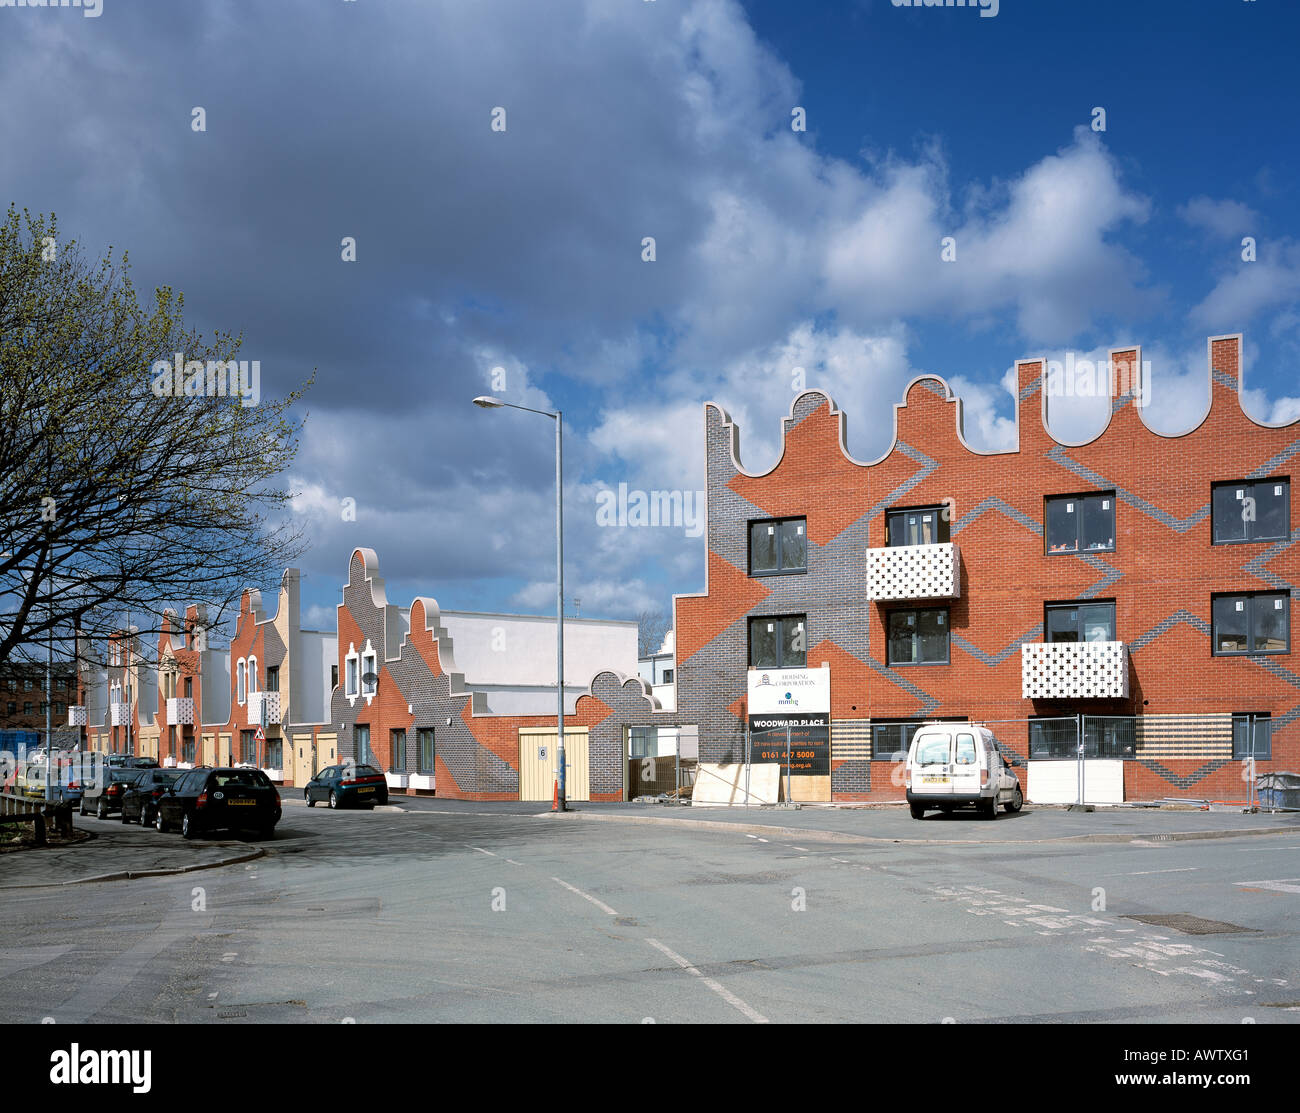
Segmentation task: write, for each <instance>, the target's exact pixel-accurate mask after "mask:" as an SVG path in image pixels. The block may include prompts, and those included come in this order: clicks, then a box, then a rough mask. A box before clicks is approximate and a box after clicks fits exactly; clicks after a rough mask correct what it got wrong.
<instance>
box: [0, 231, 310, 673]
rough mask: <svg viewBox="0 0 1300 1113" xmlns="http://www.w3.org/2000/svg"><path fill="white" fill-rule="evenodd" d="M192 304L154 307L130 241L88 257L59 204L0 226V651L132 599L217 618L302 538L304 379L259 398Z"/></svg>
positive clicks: (118, 618)
mask: <svg viewBox="0 0 1300 1113" xmlns="http://www.w3.org/2000/svg"><path fill="white" fill-rule="evenodd" d="M183 310H184V296H183V295H179V294H174V293H173V292H172V290H171V289H170V288H167V287H164V288H162V289H159V290H157V291H155V293H154V297H153V304H152V306H150V307H149V308H148V309H147V310H146V309H145V308H142V307H141V306H140V305H139V304H138V302H137V300H136V294H135V290H134V289H133V287H132V285H131V282H130V278H129V276H128V273H127V257H126V255H125V254H123V255H122V258H121V262H120V263H117V262H114V260H113V257H112V249H111V248H110V249H109V251H108V253H107V254H106V255H105V256H104V258H102V259H99V260H97V261H94V262H87V261H86V260H85V259H84V258H83V255H82V252H81V251H80V249H79V248H78V246H77V244H76V243H75V242H69V243H67V244H62V243H60V242H59V240H58V230H57V226H56V222H55V219H54V217H53V216H52V215H51V216H50V217H49V219H48V220H47V219H46V218H45V217H43V216H39V215H38V216H36V217H32V216H31V214H29V213H27V212H26V211H25V210H24V212H23V213H22V214H19V212H18V211H17V210H16V209H15V208H14V207H13V206H10V208H9V211H8V213H7V214H6V217H5V219H4V221H3V222H2V223H0V664H3V663H4V662H6V661H8V660H9V659H11V658H13V659H15V660H17V659H22V658H26V657H30V656H34V655H35V650H36V647H37V645H41V646H43V645H44V643H45V640H46V638H47V637H58V638H59V640H60V644H61V645H63V646H68V645H70V644H71V641H70V636H71V632H72V630H73V628H76V627H79V628H80V629H82V630H84V631H85V632H86V633H87V634H88V635H89V638H90V639H91V640H92V641H93V640H102V638H103V637H104V636H105V635H106V634H108V633H109V632H111V631H112V630H114V629H116V628H118V627H120V626H121V625H122V624H123V618H124V615H125V612H128V611H129V612H130V616H131V621H132V623H133V624H134V625H136V626H138V627H139V628H140V632H141V633H142V634H143V633H148V632H150V631H153V630H158V629H161V626H162V621H163V617H162V612H163V608H164V606H166V605H167V604H168V603H174V602H195V603H202V604H204V605H206V606H207V608H208V613H209V616H210V618H211V621H212V623H213V624H214V625H216V624H217V623H219V622H220V621H221V617H222V615H223V614H224V613H225V612H226V611H227V609H228V608H230V607H232V605H234V604H237V602H238V599H239V594H240V592H241V590H242V589H243V588H244V587H245V586H247V585H249V584H258V583H265V582H268V581H273V580H274V578H275V577H276V576H277V575H278V573H279V570H280V569H281V568H283V567H284V566H285V565H286V564H288V563H290V562H291V561H292V559H293V557H294V556H296V555H297V554H298V553H299V552H300V551H301V534H300V532H299V531H298V530H297V529H295V528H294V527H293V526H292V525H291V520H290V516H289V514H288V510H289V506H288V503H289V499H290V497H291V493H290V492H288V491H287V490H285V489H284V487H283V486H282V485H281V484H280V483H279V482H278V480H279V477H280V476H281V475H282V474H283V472H284V471H285V469H286V468H287V467H288V465H289V464H290V463H291V461H292V460H293V458H294V455H295V454H296V452H297V434H298V431H299V426H298V425H296V424H295V423H294V422H293V421H291V420H290V419H289V417H288V409H289V407H290V406H291V405H292V404H293V403H294V402H295V401H296V400H297V399H298V398H300V397H301V394H302V391H301V390H299V391H295V392H293V393H291V394H290V395H289V396H288V397H286V398H282V399H277V400H266V399H263V398H261V397H260V362H256V361H255V362H251V363H250V361H247V360H244V361H240V362H238V363H236V362H235V360H234V357H235V354H236V352H237V351H238V349H239V346H240V338H238V337H233V336H231V335H229V334H224V333H216V334H214V335H213V337H212V338H211V340H209V341H205V340H204V339H203V338H202V337H201V336H200V335H198V334H197V333H195V332H193V331H187V330H186V329H185V326H184V324H183V322H182V318H183ZM163 361H165V362H166V364H167V365H168V370H167V372H166V374H164V373H163V371H162V364H163ZM306 385H310V384H306Z"/></svg>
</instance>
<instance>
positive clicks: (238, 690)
mask: <svg viewBox="0 0 1300 1113" xmlns="http://www.w3.org/2000/svg"><path fill="white" fill-rule="evenodd" d="M247 669H248V666H247V665H246V664H245V663H244V662H243V661H240V662H239V663H238V664H236V665H235V702H236V703H240V704H242V703H244V702H245V700H246V698H247V697H246V694H245V693H246V692H247V688H246V685H245V677H246V676H247Z"/></svg>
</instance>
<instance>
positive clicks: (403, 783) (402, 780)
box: [384, 773, 411, 788]
mask: <svg viewBox="0 0 1300 1113" xmlns="http://www.w3.org/2000/svg"><path fill="white" fill-rule="evenodd" d="M384 780H386V781H387V782H388V787H389V788H406V787H407V785H409V784H410V782H411V778H410V775H409V774H407V773H385V774H384Z"/></svg>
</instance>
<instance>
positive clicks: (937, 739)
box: [912, 730, 952, 796]
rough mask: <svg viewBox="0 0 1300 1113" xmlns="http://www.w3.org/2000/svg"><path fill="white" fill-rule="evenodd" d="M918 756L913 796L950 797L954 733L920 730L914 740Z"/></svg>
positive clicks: (914, 773) (913, 778) (913, 779)
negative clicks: (932, 795)
mask: <svg viewBox="0 0 1300 1113" xmlns="http://www.w3.org/2000/svg"><path fill="white" fill-rule="evenodd" d="M913 745H914V747H915V749H914V750H913V753H914V754H915V755H916V759H915V769H914V770H913V774H912V795H913V796H925V795H929V794H934V795H948V794H949V793H951V792H952V732H951V731H947V730H919V731H917V732H916V738H915V739H914V740H913Z"/></svg>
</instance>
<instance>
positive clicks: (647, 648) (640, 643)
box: [636, 611, 670, 657]
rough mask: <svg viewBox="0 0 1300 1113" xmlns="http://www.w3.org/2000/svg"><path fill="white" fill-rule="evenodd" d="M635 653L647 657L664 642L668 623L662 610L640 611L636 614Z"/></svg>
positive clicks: (668, 626) (656, 650)
mask: <svg viewBox="0 0 1300 1113" xmlns="http://www.w3.org/2000/svg"><path fill="white" fill-rule="evenodd" d="M636 627H637V629H636V655H637V656H638V657H649V656H650V655H651V654H652V653H658V652H659V649H660V647H661V646H662V645H663V644H664V638H665V637H666V636H667V634H668V630H669V628H670V624H669V621H668V617H667V615H665V614H664V612H663V611H642V612H641V613H640V614H639V615H637V616H636Z"/></svg>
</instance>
